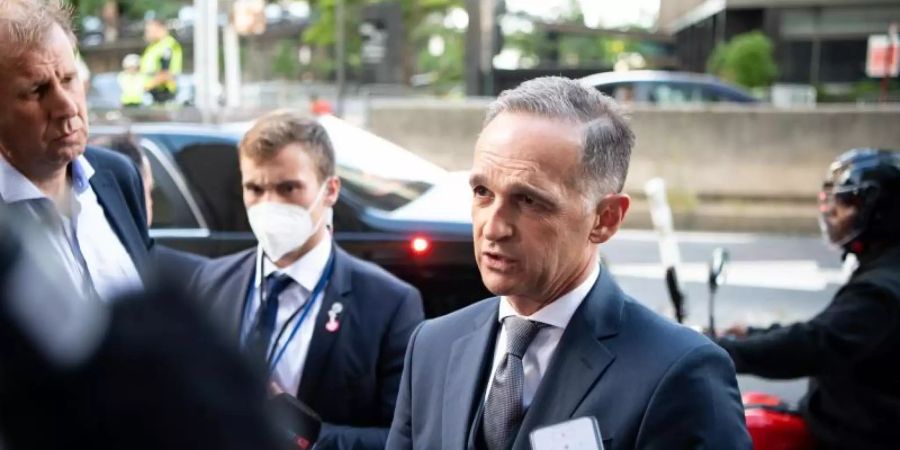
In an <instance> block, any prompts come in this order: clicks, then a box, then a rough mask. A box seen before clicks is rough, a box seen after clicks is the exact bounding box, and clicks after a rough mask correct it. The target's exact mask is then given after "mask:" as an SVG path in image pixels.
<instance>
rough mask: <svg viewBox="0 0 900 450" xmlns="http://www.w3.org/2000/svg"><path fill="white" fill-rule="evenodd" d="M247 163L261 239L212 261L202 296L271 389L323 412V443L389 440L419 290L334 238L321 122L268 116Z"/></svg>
mask: <svg viewBox="0 0 900 450" xmlns="http://www.w3.org/2000/svg"><path fill="white" fill-rule="evenodd" d="M240 164H241V178H242V183H243V190H244V203H245V206H246V207H247V215H248V218H249V221H250V226H251V228H252V229H253V232H254V234H255V235H256V237H257V239H258V240H259V249H251V250H248V251H244V252H241V253H238V254H235V255H231V256H226V257H223V258H220V259H217V260H213V261H211V262H210V263H209V264H207V265H206V266H205V267H202V268H201V269H200V271H199V272H198V274H197V277H196V282H195V283H193V284H194V286H196V287H197V288H196V289H197V292H198V293H199V294H198V295H199V298H200V299H201V300H202V301H203V302H206V303H207V304H208V305H209V307H210V308H211V310H212V311H213V313H214V314H215V315H216V316H218V317H219V318H220V319H221V320H223V321H224V323H225V325H226V326H227V328H228V330H229V331H231V332H232V334H233V335H234V336H236V337H239V339H238V340H239V345H241V347H242V348H243V349H244V351H245V352H246V353H247V354H248V356H249V357H251V358H252V359H253V360H254V361H255V362H257V363H258V364H259V365H260V366H262V367H265V368H267V369H268V375H269V378H270V380H271V383H272V390H273V391H275V392H287V393H290V394H295V395H296V396H297V398H298V399H299V400H301V401H302V402H304V403H305V404H307V405H308V406H309V407H311V408H312V409H313V410H315V411H316V412H317V413H318V414H319V415H320V416H321V417H322V420H323V421H324V426H323V430H322V435H321V436H320V438H319V441H318V443H317V448H324V449H329V448H347V449H349V448H354V449H362V448H365V449H380V448H384V443H385V441H386V439H387V433H388V428H389V426H390V422H391V418H392V417H393V411H394V405H395V402H396V396H397V387H398V385H399V383H400V376H401V373H402V370H403V355H404V353H405V351H406V343H407V341H408V339H409V336H410V334H411V333H412V330H413V329H414V328H415V326H416V325H418V324H419V323H420V322H421V321H422V319H423V317H424V314H423V311H422V300H421V297H420V295H419V292H418V291H417V290H416V289H415V288H413V287H412V286H410V285H408V284H406V283H404V282H402V281H400V280H398V279H397V278H395V277H394V276H392V275H390V274H389V273H387V272H386V271H384V270H382V269H381V268H379V267H377V266H375V265H373V264H370V263H367V262H364V261H361V260H359V259H356V258H354V257H353V256H350V255H349V254H347V253H346V252H344V251H343V250H341V249H340V247H338V246H337V245H336V244H335V243H334V242H333V240H332V237H331V233H330V230H329V229H328V227H327V226H326V225H327V224H328V223H329V222H330V217H331V207H332V206H333V205H334V203H335V202H336V201H337V199H338V195H339V193H340V186H341V185H340V179H339V178H338V177H337V176H336V175H335V159H334V150H333V148H332V145H331V141H330V140H329V139H328V136H327V134H326V133H325V130H324V129H323V128H322V126H321V125H320V124H318V123H317V122H315V121H311V120H309V119H306V118H303V117H302V116H300V115H299V114H297V113H295V112H290V111H283V112H274V113H271V114H269V115H267V116H264V117H262V118H261V119H259V120H258V121H257V123H256V124H255V125H254V126H253V128H251V129H250V131H248V132H247V134H246V135H245V136H244V138H243V140H242V141H241V143H240ZM237 344H238V343H237V342H236V345H237Z"/></svg>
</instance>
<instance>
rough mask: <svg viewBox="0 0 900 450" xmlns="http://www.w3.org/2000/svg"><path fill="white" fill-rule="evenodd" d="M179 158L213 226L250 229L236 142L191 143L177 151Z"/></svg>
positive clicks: (221, 229) (186, 177) (189, 184)
mask: <svg viewBox="0 0 900 450" xmlns="http://www.w3.org/2000/svg"><path fill="white" fill-rule="evenodd" d="M175 161H177V163H178V167H179V168H180V169H181V172H182V173H183V174H184V179H185V180H186V182H187V184H188V186H190V190H191V192H192V194H193V196H194V199H195V200H196V201H197V205H198V207H199V208H200V210H201V211H203V216H204V217H205V218H206V220H207V224H208V226H209V228H210V229H211V230H215V231H249V230H250V225H249V223H248V222H247V214H246V213H245V211H244V201H243V196H242V193H241V174H240V166H239V164H238V152H237V149H236V147H235V145H234V144H233V143H229V142H206V143H196V144H191V145H187V146H185V147H182V148H180V150H179V151H178V152H177V153H176V154H175Z"/></svg>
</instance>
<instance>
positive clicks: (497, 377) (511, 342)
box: [483, 316, 543, 450]
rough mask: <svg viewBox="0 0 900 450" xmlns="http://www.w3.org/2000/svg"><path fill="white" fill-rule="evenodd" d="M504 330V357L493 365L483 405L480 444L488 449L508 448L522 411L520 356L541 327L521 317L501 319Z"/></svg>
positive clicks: (523, 375)
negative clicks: (482, 440) (482, 429)
mask: <svg viewBox="0 0 900 450" xmlns="http://www.w3.org/2000/svg"><path fill="white" fill-rule="evenodd" d="M503 326H504V327H506V338H507V339H506V341H507V347H506V357H505V358H504V359H503V361H501V362H500V365H498V366H497V370H496V371H495V372H494V379H493V380H492V381H491V390H490V392H489V393H488V398H487V403H486V404H485V405H484V416H483V426H484V441H485V444H487V448H488V449H489V450H500V449H505V448H508V447H509V445H510V444H511V443H512V441H511V439H512V437H513V436H515V434H516V432H517V431H518V428H519V424H520V422H521V421H522V416H523V415H524V414H525V408H524V407H523V406H522V389H523V387H524V385H525V373H524V371H523V369H522V355H524V354H525V351H526V350H528V346H529V345H530V344H531V341H532V340H533V339H534V337H535V336H536V335H537V333H538V331H539V330H540V329H541V327H543V324H541V323H538V322H532V321H530V320H527V319H523V318H521V317H516V316H510V317H507V318H505V319H503Z"/></svg>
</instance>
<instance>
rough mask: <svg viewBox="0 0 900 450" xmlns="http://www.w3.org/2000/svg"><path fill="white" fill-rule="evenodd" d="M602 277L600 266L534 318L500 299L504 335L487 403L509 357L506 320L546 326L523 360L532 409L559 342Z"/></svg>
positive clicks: (524, 395) (496, 350) (500, 338)
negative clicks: (512, 318) (499, 370)
mask: <svg viewBox="0 0 900 450" xmlns="http://www.w3.org/2000/svg"><path fill="white" fill-rule="evenodd" d="M599 276H600V266H599V265H597V267H595V268H594V271H593V272H591V274H590V275H589V276H588V277H587V279H585V280H584V282H582V283H581V284H580V285H578V287H576V288H575V289H572V290H571V291H569V292H568V293H566V294H564V295H563V296H562V297H560V298H558V299H556V300H555V301H553V302H552V303H550V304H548V305H547V306H545V307H543V308H541V309H540V310H538V311H537V312H536V313H534V314H532V315H530V316H523V315H521V314H519V313H517V312H516V310H515V308H513V306H512V305H511V304H510V303H509V299H507V298H506V297H500V307H499V309H500V311H499V315H498V319H499V320H500V324H501V326H500V335H499V336H498V337H497V345H496V347H494V362H493V363H492V364H491V374H490V376H489V377H488V380H487V389H485V390H484V401H487V396H488V394H489V393H490V390H491V383H492V382H493V380H494V372H495V371H496V370H497V366H498V365H500V362H502V361H503V358H505V357H506V350H507V349H506V346H507V336H506V327H505V326H503V319H505V318H507V317H509V316H519V317H522V318H523V319H527V320H531V321H534V322H540V323H542V324H544V325H546V326H544V327H543V328H541V329H540V330H539V331H538V334H537V336H535V337H534V340H533V341H531V345H529V346H528V350H526V351H525V355H523V356H522V369H523V371H524V374H525V384H524V386H523V389H522V406H524V407H525V408H528V406H530V405H531V401H532V400H533V399H534V394H535V392H537V389H538V385H540V383H541V379H542V378H543V377H544V374H545V373H547V367H548V366H549V365H550V361H551V360H552V359H553V354H554V353H555V352H556V347H557V346H558V345H559V340H560V338H561V337H562V335H563V332H564V331H565V330H566V327H567V326H568V325H569V321H570V320H571V319H572V316H573V315H574V314H575V310H577V309H578V307H579V306H580V305H581V302H582V301H584V299H585V297H586V296H587V294H588V292H590V290H591V288H592V287H593V286H594V283H596V281H597V278H598V277H599Z"/></svg>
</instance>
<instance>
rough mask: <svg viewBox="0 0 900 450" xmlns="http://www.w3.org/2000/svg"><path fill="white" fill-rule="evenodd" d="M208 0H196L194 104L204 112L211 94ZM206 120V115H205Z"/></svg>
mask: <svg viewBox="0 0 900 450" xmlns="http://www.w3.org/2000/svg"><path fill="white" fill-rule="evenodd" d="M206 2H207V0H194V11H196V12H197V14H196V16H195V18H194V106H195V107H196V108H197V109H198V110H199V111H200V112H201V114H203V111H204V110H205V109H206V103H207V100H206V99H207V98H208V96H209V94H208V92H209V82H208V80H206V71H205V70H203V67H204V64H206V49H207V45H206V24H207V22H208V20H207V17H206V14H204V11H206ZM204 120H205V116H204Z"/></svg>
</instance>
